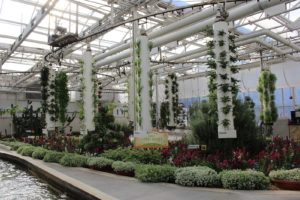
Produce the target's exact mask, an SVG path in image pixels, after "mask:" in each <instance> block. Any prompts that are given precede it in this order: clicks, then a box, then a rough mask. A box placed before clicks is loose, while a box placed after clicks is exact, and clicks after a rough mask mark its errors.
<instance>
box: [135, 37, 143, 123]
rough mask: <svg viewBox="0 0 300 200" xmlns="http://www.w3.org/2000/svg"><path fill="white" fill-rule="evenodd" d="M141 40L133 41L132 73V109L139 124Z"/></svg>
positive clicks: (140, 119) (140, 116) (140, 110)
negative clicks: (133, 88) (133, 84)
mask: <svg viewBox="0 0 300 200" xmlns="http://www.w3.org/2000/svg"><path fill="white" fill-rule="evenodd" d="M140 44H141V42H140V41H137V42H135V43H134V59H135V60H134V73H135V90H136V95H135V105H134V110H135V113H137V114H136V121H137V123H138V124H139V125H141V124H142V121H143V119H142V113H141V112H142V96H141V95H142V81H141V73H142V67H141V55H140V53H141V47H140Z"/></svg>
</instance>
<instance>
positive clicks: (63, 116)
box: [55, 72, 70, 126]
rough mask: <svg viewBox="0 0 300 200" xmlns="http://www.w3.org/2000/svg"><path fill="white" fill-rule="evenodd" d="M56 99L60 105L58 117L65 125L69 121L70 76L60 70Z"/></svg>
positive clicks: (58, 105)
mask: <svg viewBox="0 0 300 200" xmlns="http://www.w3.org/2000/svg"><path fill="white" fill-rule="evenodd" d="M55 91H56V92H55V97H56V98H55V99H56V103H57V107H58V119H59V121H60V122H61V125H62V126H64V125H65V123H66V121H67V107H68V104H69V100H70V98H69V90H68V76H67V74H66V73H65V72H59V73H58V74H57V76H56V78H55Z"/></svg>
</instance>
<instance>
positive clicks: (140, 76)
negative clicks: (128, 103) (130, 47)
mask: <svg viewBox="0 0 300 200" xmlns="http://www.w3.org/2000/svg"><path fill="white" fill-rule="evenodd" d="M135 51H136V56H135V62H134V63H135V70H134V71H135V116H136V122H137V126H136V130H137V131H138V132H140V133H142V134H146V133H148V132H149V131H151V129H152V123H151V99H150V95H151V92H150V89H152V88H151V87H150V85H152V81H149V80H150V79H149V77H151V78H152V75H151V73H150V52H149V40H148V37H147V36H146V34H142V35H141V36H140V40H139V41H138V42H137V43H136V48H135Z"/></svg>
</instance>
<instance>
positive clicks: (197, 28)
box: [96, 0, 289, 67]
mask: <svg viewBox="0 0 300 200" xmlns="http://www.w3.org/2000/svg"><path fill="white" fill-rule="evenodd" d="M284 2H289V0H272V1H269V0H260V1H251V2H249V3H247V4H242V5H240V6H237V7H234V8H232V9H230V10H229V11H228V12H229V17H228V19H227V21H233V20H236V19H238V18H240V17H243V16H247V15H249V14H251V13H254V12H257V11H260V10H264V9H266V8H269V7H272V6H275V5H277V4H280V3H284ZM214 22H215V16H213V17H211V18H208V19H206V20H204V21H201V22H198V23H195V24H192V25H190V26H188V27H184V28H182V29H179V30H178V31H176V32H171V33H169V34H166V35H163V36H161V37H159V38H156V39H153V40H152V43H153V47H157V46H161V45H165V44H167V43H169V42H172V41H177V40H181V39H183V38H186V37H189V36H191V35H195V34H197V33H199V32H201V31H203V29H204V28H205V27H207V26H211V25H212V24H213V23H214ZM130 53H131V51H130V49H127V50H125V51H123V52H121V53H118V54H116V55H114V56H110V57H107V58H104V59H103V60H100V61H97V62H96V67H101V66H103V65H107V64H110V63H112V62H115V61H118V60H121V59H124V58H127V57H129V56H130Z"/></svg>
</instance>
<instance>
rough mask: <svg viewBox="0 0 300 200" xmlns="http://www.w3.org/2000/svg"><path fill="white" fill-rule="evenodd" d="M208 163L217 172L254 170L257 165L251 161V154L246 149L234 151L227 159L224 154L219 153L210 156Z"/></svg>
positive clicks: (207, 158) (207, 159)
mask: <svg viewBox="0 0 300 200" xmlns="http://www.w3.org/2000/svg"><path fill="white" fill-rule="evenodd" d="M206 161H207V162H208V163H210V166H212V167H213V168H214V169H216V170H217V171H221V170H224V169H246V168H253V166H254V164H255V160H253V159H249V153H248V152H247V151H246V149H245V148H237V149H234V150H233V151H232V154H231V156H230V157H228V158H227V159H226V158H225V156H224V154H223V153H222V152H219V151H217V152H216V153H215V154H210V155H208V156H207V157H206Z"/></svg>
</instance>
